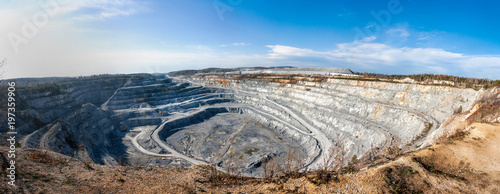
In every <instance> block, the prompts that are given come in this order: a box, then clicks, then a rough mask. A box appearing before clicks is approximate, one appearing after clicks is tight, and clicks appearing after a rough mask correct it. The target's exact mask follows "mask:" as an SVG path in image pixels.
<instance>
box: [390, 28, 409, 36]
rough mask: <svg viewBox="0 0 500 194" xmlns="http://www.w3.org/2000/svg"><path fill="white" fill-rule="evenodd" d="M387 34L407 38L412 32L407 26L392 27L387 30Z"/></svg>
mask: <svg viewBox="0 0 500 194" xmlns="http://www.w3.org/2000/svg"><path fill="white" fill-rule="evenodd" d="M386 33H387V34H389V35H390V36H393V37H400V38H407V37H408V36H410V33H409V32H408V30H406V29H405V28H391V29H389V30H387V31H386Z"/></svg>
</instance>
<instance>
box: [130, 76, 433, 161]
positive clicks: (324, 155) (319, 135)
mask: <svg viewBox="0 0 500 194" xmlns="http://www.w3.org/2000/svg"><path fill="white" fill-rule="evenodd" d="M174 79H176V80H178V81H179V82H185V81H183V80H179V79H177V78H174ZM187 82H189V83H190V84H191V85H199V86H201V87H202V88H205V85H204V84H201V83H196V82H192V81H187ZM210 88H221V89H224V90H228V88H223V87H218V86H210ZM230 90H232V91H234V93H245V94H248V95H252V96H259V97H260V99H263V100H265V101H267V102H269V103H271V104H273V105H275V106H277V107H279V108H280V109H282V110H283V111H285V112H286V113H287V114H289V115H290V116H291V117H292V118H293V119H295V120H296V121H298V122H299V123H300V124H301V125H302V126H304V127H305V128H306V129H308V130H309V131H310V132H305V131H303V130H301V129H299V128H297V127H295V126H293V125H291V124H289V123H288V122H286V121H284V120H282V119H280V118H278V117H276V116H274V115H271V114H269V113H266V112H264V111H261V110H259V109H256V108H254V107H252V106H248V105H243V104H233V103H222V104H215V105H210V106H209V107H225V108H243V109H249V110H252V111H254V112H256V113H257V114H261V115H263V116H265V117H267V118H270V119H273V120H275V121H278V122H281V123H283V124H285V125H286V126H288V127H290V128H291V129H294V130H296V131H298V132H299V133H302V134H304V135H308V136H311V137H313V138H314V139H316V140H317V141H318V146H319V148H320V153H319V155H318V156H317V157H315V158H314V160H312V161H311V162H310V163H309V164H307V165H306V167H309V168H318V167H321V166H323V165H324V161H326V160H327V159H328V157H329V154H330V150H329V148H331V147H333V144H332V142H331V141H330V140H329V139H328V137H327V136H326V135H325V133H323V132H322V131H321V130H319V129H318V128H316V127H314V126H312V125H311V124H309V123H308V122H307V121H306V120H305V119H303V118H302V117H301V116H299V115H297V114H295V112H294V111H292V110H290V109H289V108H288V107H286V106H283V105H281V104H279V103H277V102H275V101H273V100H270V99H269V98H268V97H267V96H265V95H264V94H260V93H256V92H250V91H245V90H241V89H235V88H231V89H230ZM338 97H341V96H338ZM355 97H356V98H360V99H361V97H357V96H355ZM341 98H342V97H341ZM199 99H200V98H192V99H189V100H187V101H185V102H180V103H175V105H182V104H185V103H196V102H197V100H199ZM363 100H367V101H372V102H373V103H378V104H382V105H384V106H386V107H387V108H393V109H403V110H405V111H408V112H411V113H414V114H415V115H418V116H419V117H422V118H424V119H425V120H427V121H429V122H433V121H434V122H436V123H437V121H436V120H435V119H434V118H432V117H430V118H429V117H427V116H426V115H425V114H423V113H420V112H418V111H414V110H408V109H407V108H403V107H397V106H395V105H392V104H386V103H381V102H376V101H373V100H369V99H363ZM167 106H172V105H171V104H170V105H166V106H159V107H155V108H151V109H158V108H161V107H167ZM205 108H208V106H203V107H199V108H198V109H199V111H202V110H204V109H205ZM196 112H198V111H196ZM196 112H193V113H191V114H189V113H187V114H184V115H182V117H179V118H177V119H181V118H185V117H190V116H192V114H195V113H196ZM168 122H172V120H169V121H164V122H163V123H162V124H161V125H160V126H158V127H156V128H155V129H154V131H153V133H152V134H151V135H150V138H151V139H152V140H153V141H155V142H156V143H158V145H159V146H160V147H162V148H163V149H165V150H167V151H169V152H170V154H158V153H154V152H150V151H148V150H146V149H144V148H143V147H142V146H140V145H139V143H138V142H137V139H138V138H145V137H142V136H143V135H144V134H143V133H144V131H141V133H139V134H137V135H136V136H135V137H134V138H131V141H132V144H133V145H134V147H136V148H137V149H138V150H139V151H140V152H142V153H144V154H147V155H152V156H158V157H178V158H182V159H184V160H186V161H188V162H190V163H192V164H194V165H199V164H207V162H206V161H202V160H198V159H195V158H192V157H189V156H186V155H183V154H181V153H179V152H177V151H176V150H175V149H173V148H171V147H170V146H168V145H167V144H166V143H165V142H164V141H163V140H161V139H160V137H159V132H160V131H161V130H163V128H164V126H165V124H167V123H168ZM245 125H246V124H244V125H243V126H242V127H240V128H239V129H238V130H242V128H244V126H245ZM229 145H230V144H227V145H224V147H223V149H222V150H224V148H225V150H226V151H225V152H227V149H228V148H229ZM222 150H221V151H222Z"/></svg>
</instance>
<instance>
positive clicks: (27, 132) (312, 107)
mask: <svg viewBox="0 0 500 194" xmlns="http://www.w3.org/2000/svg"><path fill="white" fill-rule="evenodd" d="M299 70H300V69H299ZM299 70H294V71H286V70H282V69H281V70H279V71H278V70H276V71H273V70H272V69H271V70H266V71H258V70H252V71H231V72H223V73H220V72H205V73H197V74H195V73H193V74H186V75H179V74H134V75H119V76H118V75H116V76H105V77H99V76H97V77H93V78H67V79H63V80H62V81H57V82H43V83H40V84H38V85H37V86H36V87H34V86H29V85H27V84H25V85H21V84H20V91H19V96H20V97H19V98H20V99H19V101H22V105H23V107H22V111H21V113H20V116H19V121H18V123H19V124H20V126H19V127H18V129H19V130H18V136H19V137H20V138H22V141H21V146H22V147H24V148H42V149H48V150H52V151H55V152H59V153H62V154H65V155H68V156H72V157H76V158H78V159H79V160H81V161H84V162H90V161H91V162H93V163H97V164H103V165H113V166H114V165H133V166H162V167H174V166H192V165H199V164H212V165H214V166H216V167H218V168H219V169H220V170H225V169H228V168H227V167H228V165H231V166H233V167H234V168H237V169H238V171H239V170H241V172H242V173H243V174H245V175H247V176H256V177H260V176H262V175H263V173H264V170H263V165H264V164H265V163H266V162H269V161H271V160H275V161H279V160H282V159H284V158H286V157H287V154H289V153H290V152H293V153H294V156H297V158H298V159H299V161H300V168H301V169H319V168H322V167H324V166H325V165H326V163H327V161H329V159H330V158H331V157H332V155H333V154H335V153H332V152H333V151H332V150H335V148H336V147H343V148H344V149H345V154H344V155H343V157H344V158H346V160H347V159H350V158H352V157H353V156H354V155H356V157H357V158H361V159H366V158H367V157H368V156H369V155H370V156H372V155H373V154H379V155H383V154H386V153H385V152H386V150H388V149H389V148H391V147H396V148H398V149H400V150H402V152H407V151H411V150H414V149H418V148H421V147H423V146H426V145H430V144H432V143H433V142H434V141H435V140H436V139H437V138H439V137H440V136H441V135H442V133H443V131H445V129H444V128H445V127H444V125H443V123H446V122H447V120H448V119H449V118H451V117H452V116H453V115H454V114H456V113H457V110H458V111H459V112H458V113H461V112H465V111H469V110H472V109H473V108H474V107H473V106H474V105H475V102H476V101H477V100H478V99H479V98H481V97H482V96H484V95H485V93H486V90H479V91H476V90H473V89H461V88H456V87H450V86H437V85H419V84H407V83H396V82H382V81H370V80H365V79H362V78H360V77H359V76H356V75H354V74H352V72H350V70H347V69H303V70H302V71H299ZM318 72H326V73H324V74H319V73H318ZM86 79H88V80H86ZM33 82H35V81H33ZM49 86H50V87H49ZM40 87H41V88H42V89H38V90H36V89H33V88H40ZM44 87H45V89H44ZM47 88H49V89H50V90H48V89H47ZM2 125H3V123H2ZM4 128H5V127H2V129H4Z"/></svg>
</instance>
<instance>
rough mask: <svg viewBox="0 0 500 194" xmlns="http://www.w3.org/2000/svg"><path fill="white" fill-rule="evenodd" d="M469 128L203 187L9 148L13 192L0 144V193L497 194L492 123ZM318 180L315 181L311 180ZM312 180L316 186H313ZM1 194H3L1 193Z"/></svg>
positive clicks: (205, 171) (182, 171)
mask: <svg viewBox="0 0 500 194" xmlns="http://www.w3.org/2000/svg"><path fill="white" fill-rule="evenodd" d="M469 128H470V129H471V130H470V131H467V132H464V133H460V134H458V135H455V136H453V139H445V140H441V141H440V142H438V143H435V144H434V145H432V146H430V147H427V148H425V149H421V150H418V151H415V152H412V153H408V154H406V155H404V156H401V157H399V158H397V159H396V160H394V161H390V162H387V163H385V164H381V165H378V166H375V167H371V168H367V169H363V170H361V171H360V172H358V173H352V174H344V175H341V176H338V177H336V176H331V177H328V179H327V180H326V181H318V180H317V179H319V178H321V179H325V177H323V176H322V177H320V176H318V174H317V173H309V174H307V175H305V176H301V177H299V178H280V179H275V180H263V179H254V178H247V179H241V180H237V181H232V182H231V184H224V183H218V184H214V183H213V182H208V181H207V180H208V178H207V177H208V176H209V174H210V170H209V167H207V166H195V167H191V168H160V167H125V166H119V167H109V166H100V165H94V164H85V163H81V162H79V161H76V160H74V159H72V158H70V157H67V156H63V155H60V154H57V153H53V152H50V151H48V152H46V151H42V150H36V149H17V155H18V158H16V169H17V173H18V177H17V180H16V185H17V186H16V187H13V186H10V185H8V184H7V180H8V179H7V177H6V172H7V171H6V168H7V165H6V162H7V161H8V158H7V155H6V154H7V148H6V147H1V148H0V151H1V155H0V163H1V164H2V172H1V173H0V176H1V178H0V179H1V180H0V188H1V189H0V190H1V191H4V192H6V193H228V192H230V193H332V192H344V193H442V192H444V193H500V160H499V159H500V125H499V124H485V123H473V124H471V127H469ZM318 177H319V178H318ZM315 183H316V184H315ZM2 193H3V192H2Z"/></svg>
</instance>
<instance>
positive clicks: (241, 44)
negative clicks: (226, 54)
mask: <svg viewBox="0 0 500 194" xmlns="http://www.w3.org/2000/svg"><path fill="white" fill-rule="evenodd" d="M219 46H220V47H228V46H250V43H245V42H235V43H233V44H230V45H227V44H221V45H219Z"/></svg>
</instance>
